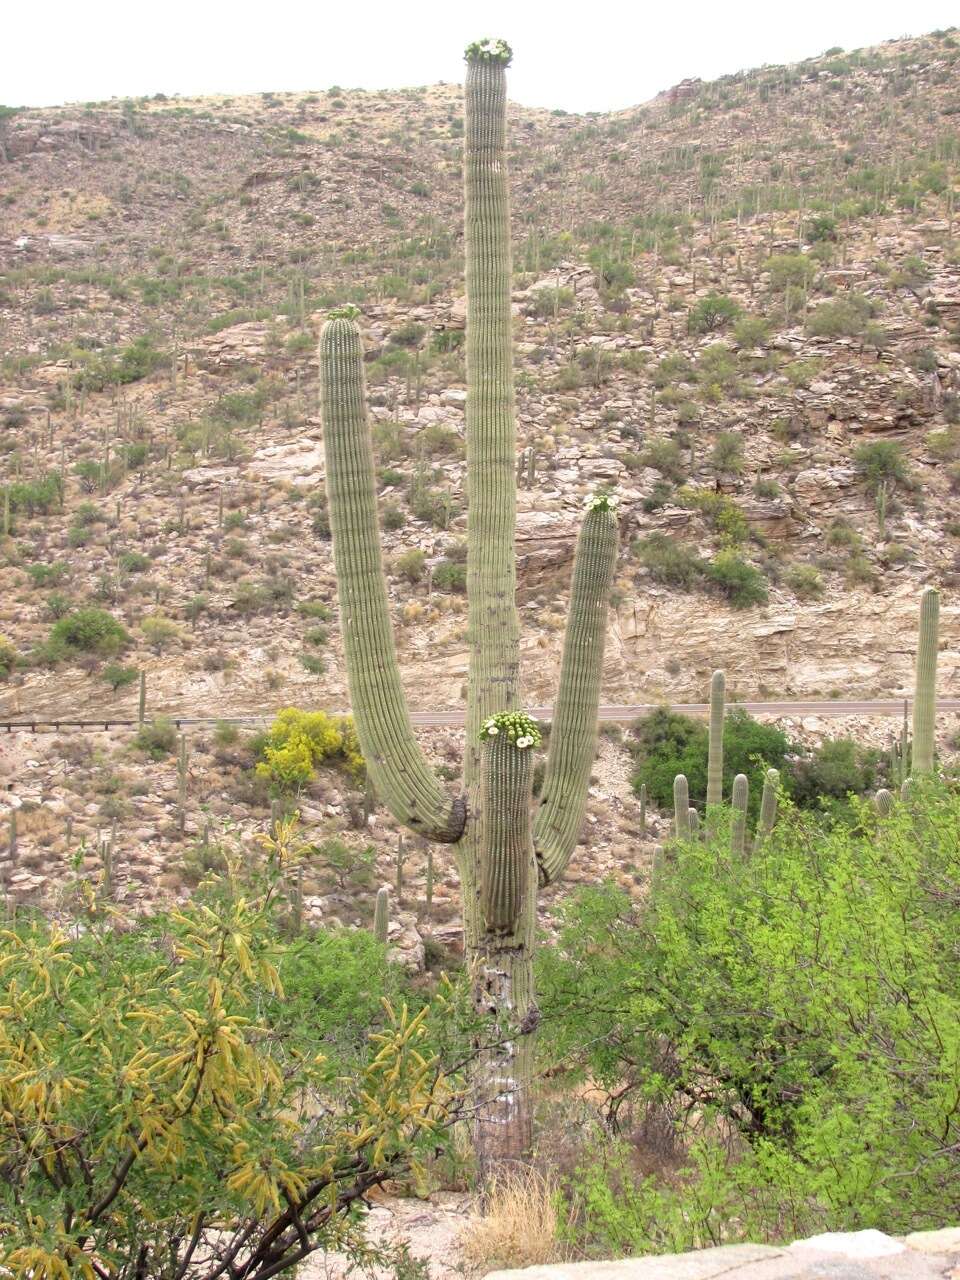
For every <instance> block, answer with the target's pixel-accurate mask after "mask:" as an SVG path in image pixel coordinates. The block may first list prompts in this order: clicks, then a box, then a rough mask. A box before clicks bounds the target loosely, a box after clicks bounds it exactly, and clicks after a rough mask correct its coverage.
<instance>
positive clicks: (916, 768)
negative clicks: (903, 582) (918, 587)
mask: <svg viewBox="0 0 960 1280" xmlns="http://www.w3.org/2000/svg"><path fill="white" fill-rule="evenodd" d="M939 631H940V592H939V591H937V590H936V588H935V587H927V588H926V590H925V591H924V593H923V595H922V596H921V597H920V637H919V640H918V642H917V680H916V689H915V691H914V695H913V755H912V757H911V770H910V771H911V773H913V774H918V773H933V751H934V739H935V737H936V727H937V646H938V643H939Z"/></svg>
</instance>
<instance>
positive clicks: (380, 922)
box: [373, 885, 390, 946]
mask: <svg viewBox="0 0 960 1280" xmlns="http://www.w3.org/2000/svg"><path fill="white" fill-rule="evenodd" d="M389 932H390V890H389V889H388V888H387V886H386V885H381V887H380V888H379V889H378V890H377V903H376V906H375V907H374V909H373V936H374V937H375V938H376V940H377V941H378V942H382V943H383V944H384V946H386V943H387V935H388V934H389Z"/></svg>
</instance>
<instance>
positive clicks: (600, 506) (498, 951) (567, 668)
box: [319, 41, 618, 1179]
mask: <svg viewBox="0 0 960 1280" xmlns="http://www.w3.org/2000/svg"><path fill="white" fill-rule="evenodd" d="M466 58H467V82H466V130H465V154H464V188H465V197H466V220H465V228H466V235H465V257H466V284H467V326H466V333H467V342H466V356H467V406H466V446H467V492H468V495H469V503H470V507H469V513H468V524H467V634H468V638H469V644H470V661H469V672H468V680H467V745H466V757H465V761H464V790H463V793H462V794H461V795H457V796H451V795H449V794H448V792H447V790H446V789H445V788H444V786H443V785H442V784H441V782H440V781H439V779H438V778H437V776H436V774H435V773H434V771H433V769H432V768H431V767H430V765H429V764H428V762H427V761H426V760H425V758H424V756H423V754H422V752H421V750H420V748H419V746H418V744H417V742H416V739H415V737H414V733H413V727H412V725H411V721H410V715H409V712H408V709H407V705H406V700H405V697H404V694H403V689H402V686H401V682H400V673H399V669H398V666H397V660H396V652H395V648H394V641H393V634H392V630H391V625H390V607H389V601H388V598H387V592H386V584H385V581H384V578H383V572H382V557H381V551H380V543H379V535H378V521H377V507H376V474H375V469H374V460H373V450H372V446H371V441H370V433H369V428H368V424H367V415H366V407H365V400H364V380H363V349H362V345H361V340H360V330H359V328H358V326H357V324H356V320H355V313H354V312H353V311H352V310H348V309H344V310H341V311H338V312H334V313H333V314H332V315H331V317H330V318H329V320H328V321H327V323H326V324H325V326H324V328H323V331H322V334H321V337H320V357H319V358H320V390H321V412H322V417H323V426H324V448H325V452H326V470H327V494H328V501H329V510H330V524H331V531H332V535H333V555H334V566H335V570H336V575H337V586H338V591H339V596H340V607H341V616H342V634H343V643H344V652H345V657H346V667H347V676H348V681H349V687H350V700H351V706H352V711H353V716H354V720H355V723H356V727H357V734H358V736H359V739H360V745H361V749H362V751H363V755H364V758H365V760H366V762H367V768H368V770H369V771H370V774H371V777H372V778H373V780H374V783H375V785H376V788H377V794H378V796H379V797H380V799H381V800H382V801H383V803H384V804H385V805H386V807H387V808H388V809H389V810H390V812H391V813H393V815H394V817H396V818H397V820H398V821H400V822H401V823H403V824H404V825H405V826H407V827H409V828H410V829H411V830H412V831H414V832H415V833H416V834H418V835H420V836H423V837H424V838H425V839H427V840H435V841H440V842H444V843H449V844H452V845H454V846H455V847H456V853H457V862H458V867H459V871H460V878H461V882H462V884H463V902H464V932H465V943H466V954H467V960H468V966H469V971H470V976H471V984H472V992H473V1001H474V1005H475V1008H476V1010H477V1012H478V1013H479V1014H480V1015H482V1016H483V1017H484V1018H485V1019H488V1020H489V1023H490V1036H489V1046H490V1047H487V1048H485V1049H484V1050H483V1052H482V1053H481V1055H480V1059H479V1064H478V1067H477V1070H476V1076H475V1081H474V1087H475V1090H476V1107H475V1111H474V1115H475V1124H474V1142H475V1146H476V1150H477V1155H478V1159H479V1164H480V1171H481V1176H482V1178H484V1179H486V1178H489V1177H490V1176H491V1175H492V1174H493V1173H494V1172H495V1171H496V1169H497V1167H498V1166H502V1165H506V1164H514V1163H515V1162H516V1161H518V1160H522V1159H524V1158H525V1157H526V1155H527V1153H528V1151H529V1148H530V1144H531V1141H532V1103H531V1096H530V1085H531V1079H532V1049H533V1036H532V1033H533V1030H534V1029H535V1027H536V1023H537V1020H538V1015H537V1008H536V1002H535V998H534V979H533V953H534V944H535V935H536V901H537V888H538V885H547V884H550V883H552V882H553V881H555V880H557V879H559V878H560V876H562V875H563V872H564V870H565V868H566V866H567V863H568V862H569V860H570V857H571V856H572V854H573V851H574V848H575V847H576V844H577V841H578V838H579V833H580V829H581V826H582V823H583V818H584V812H585V808H586V798H587V786H588V783H589V779H590V769H591V765H592V763H593V757H594V752H595V748H596V732H597V708H598V705H599V694H600V677H601V672H602V666H603V649H604V640H605V636H606V621H607V604H608V598H609V593H610V585H611V582H612V577H613V569H614V564H615V561H616V555H617V543H618V527H617V521H616V518H615V515H614V511H613V508H614V506H615V499H613V498H612V497H610V496H609V495H606V494H598V495H596V496H595V497H594V498H593V499H592V500H591V501H590V503H589V505H588V509H587V512H586V515H585V517H584V521H583V527H582V529H581V532H580V536H579V539H578V542H577V551H576V558H575V561H574V569H573V583H572V588H571V598H570V608H569V623H568V627H567V634H566V638H565V641H564V647H563V657H562V661H561V671H560V686H559V690H558V693H557V699H556V708H555V712H554V721H553V731H552V733H551V737H550V747H549V753H548V756H547V763H546V772H545V775H544V780H543V786H542V789H541V794H540V802H539V806H538V807H537V809H536V812H535V814H534V813H533V812H532V810H533V805H532V800H531V783H532V775H533V762H532V759H531V756H532V753H533V751H534V750H535V749H536V747H537V746H538V745H539V742H540V732H539V729H538V728H537V726H536V724H535V723H534V722H533V721H532V720H531V719H530V718H529V717H528V716H526V715H525V714H524V713H523V712H522V711H520V710H519V709H518V708H519V706H520V687H519V668H520V635H519V632H520V628H519V615H518V612H517V607H516V549H515V523H516V491H517V473H516V464H517V452H516V421H515V405H514V384H513V362H512V351H511V344H512V315H511V302H510V290H511V261H510V215H509V203H508V181H507V164H506V76H505V71H506V67H507V64H508V63H509V61H510V50H509V48H508V46H507V45H505V44H504V43H503V42H502V41H482V42H480V43H477V44H474V45H471V46H470V47H469V48H468V49H467V54H466Z"/></svg>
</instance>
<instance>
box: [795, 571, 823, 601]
mask: <svg viewBox="0 0 960 1280" xmlns="http://www.w3.org/2000/svg"><path fill="white" fill-rule="evenodd" d="M787 586H788V587H789V588H790V590H791V591H792V592H793V593H794V595H797V596H799V597H800V599H801V600H819V599H821V597H822V596H823V591H824V587H823V579H822V578H821V576H820V574H819V572H818V571H817V569H815V568H814V566H813V565H812V564H795V565H792V566H791V568H790V570H789V572H788V573H787Z"/></svg>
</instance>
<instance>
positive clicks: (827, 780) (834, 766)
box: [785, 738, 889, 810]
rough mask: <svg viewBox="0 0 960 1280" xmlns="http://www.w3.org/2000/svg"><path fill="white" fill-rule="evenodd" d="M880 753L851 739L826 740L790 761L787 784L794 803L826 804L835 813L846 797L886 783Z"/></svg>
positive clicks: (868, 790) (865, 793)
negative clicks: (809, 751)
mask: <svg viewBox="0 0 960 1280" xmlns="http://www.w3.org/2000/svg"><path fill="white" fill-rule="evenodd" d="M887 766H888V762H887V759H886V756H885V755H884V753H883V752H881V751H878V750H877V749H876V748H874V747H864V746H861V745H860V743H858V742H856V741H855V740H854V739H853V738H825V739H824V741H823V742H821V743H820V745H819V746H818V747H817V748H816V749H815V750H814V751H812V752H811V753H810V754H809V755H806V756H801V757H799V758H798V759H795V760H792V761H791V762H790V764H789V767H788V769H787V775H786V779H785V781H786V785H787V788H788V790H789V792H790V796H791V798H792V799H793V801H794V803H795V804H797V805H800V806H802V807H804V808H810V809H812V808H816V807H817V806H818V805H824V804H826V805H828V806H829V807H831V808H833V809H834V810H837V808H838V804H839V806H840V807H843V806H844V805H845V802H846V801H847V800H848V798H849V797H850V796H851V795H853V796H864V795H867V794H869V793H872V792H874V791H876V789H877V787H880V786H885V785H887V784H888V782H889V779H888V776H887V775H888V767H887Z"/></svg>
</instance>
